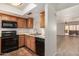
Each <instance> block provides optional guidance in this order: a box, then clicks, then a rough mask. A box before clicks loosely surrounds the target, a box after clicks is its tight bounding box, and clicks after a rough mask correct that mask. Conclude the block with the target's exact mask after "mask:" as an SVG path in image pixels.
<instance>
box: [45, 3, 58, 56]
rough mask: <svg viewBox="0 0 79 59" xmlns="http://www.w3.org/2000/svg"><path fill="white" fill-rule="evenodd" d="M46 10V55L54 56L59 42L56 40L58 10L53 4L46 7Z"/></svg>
mask: <svg viewBox="0 0 79 59" xmlns="http://www.w3.org/2000/svg"><path fill="white" fill-rule="evenodd" d="M45 9H46V11H45V12H46V13H45V15H46V29H45V35H46V40H45V55H46V56H53V55H55V54H56V51H57V40H56V35H57V34H56V33H57V32H56V10H55V6H54V5H53V4H48V5H46V6H45Z"/></svg>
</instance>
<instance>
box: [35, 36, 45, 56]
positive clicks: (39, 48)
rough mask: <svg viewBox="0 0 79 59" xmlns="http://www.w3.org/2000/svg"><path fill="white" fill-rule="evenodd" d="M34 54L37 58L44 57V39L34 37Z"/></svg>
mask: <svg viewBox="0 0 79 59" xmlns="http://www.w3.org/2000/svg"><path fill="white" fill-rule="evenodd" d="M35 39H36V54H37V55H39V56H44V55H45V39H43V38H38V37H36V38H35Z"/></svg>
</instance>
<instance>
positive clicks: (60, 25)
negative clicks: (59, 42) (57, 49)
mask: <svg viewBox="0 0 79 59" xmlns="http://www.w3.org/2000/svg"><path fill="white" fill-rule="evenodd" d="M64 28H65V25H64V23H57V35H64V34H65V32H64Z"/></svg>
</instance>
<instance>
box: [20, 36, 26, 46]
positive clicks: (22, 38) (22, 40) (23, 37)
mask: <svg viewBox="0 0 79 59" xmlns="http://www.w3.org/2000/svg"><path fill="white" fill-rule="evenodd" d="M24 39H25V36H23V35H20V36H19V47H22V46H24Z"/></svg>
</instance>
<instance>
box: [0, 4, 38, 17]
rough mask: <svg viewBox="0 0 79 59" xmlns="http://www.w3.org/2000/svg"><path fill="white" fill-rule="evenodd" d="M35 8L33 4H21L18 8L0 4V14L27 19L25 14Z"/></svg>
mask: <svg viewBox="0 0 79 59" xmlns="http://www.w3.org/2000/svg"><path fill="white" fill-rule="evenodd" d="M35 7H37V5H36V4H33V3H22V5H20V6H14V5H12V4H11V3H0V13H5V14H9V15H14V16H19V17H23V18H27V17H26V14H27V13H28V12H29V11H30V10H32V9H34V8H35Z"/></svg>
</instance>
